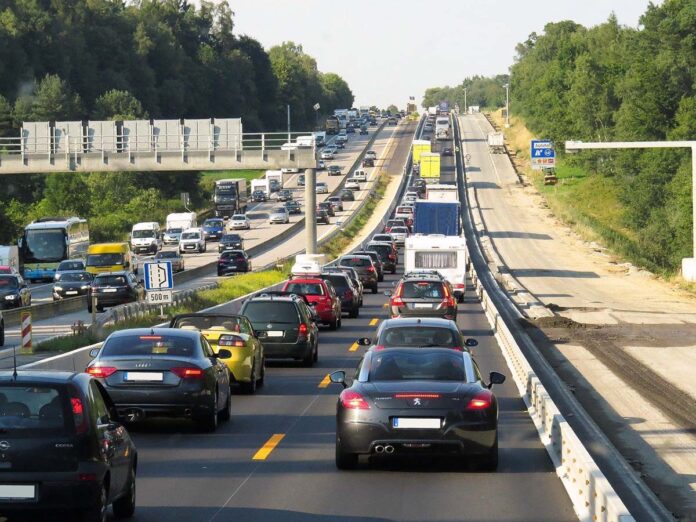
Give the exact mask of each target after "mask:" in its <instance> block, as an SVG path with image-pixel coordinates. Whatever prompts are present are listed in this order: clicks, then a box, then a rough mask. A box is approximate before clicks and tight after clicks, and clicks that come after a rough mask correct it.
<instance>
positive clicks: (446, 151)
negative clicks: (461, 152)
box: [440, 147, 454, 156]
mask: <svg viewBox="0 0 696 522" xmlns="http://www.w3.org/2000/svg"><path fill="white" fill-rule="evenodd" d="M440 156H454V152H453V151H452V149H451V148H450V147H445V148H444V149H442V152H441V153H440Z"/></svg>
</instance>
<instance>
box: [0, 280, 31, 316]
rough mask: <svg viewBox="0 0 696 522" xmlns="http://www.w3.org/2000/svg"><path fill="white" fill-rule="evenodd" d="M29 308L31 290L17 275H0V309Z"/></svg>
mask: <svg viewBox="0 0 696 522" xmlns="http://www.w3.org/2000/svg"><path fill="white" fill-rule="evenodd" d="M22 306H31V290H29V288H28V287H27V284H26V282H24V279H22V276H21V275H19V274H0V309H2V308H20V307H22Z"/></svg>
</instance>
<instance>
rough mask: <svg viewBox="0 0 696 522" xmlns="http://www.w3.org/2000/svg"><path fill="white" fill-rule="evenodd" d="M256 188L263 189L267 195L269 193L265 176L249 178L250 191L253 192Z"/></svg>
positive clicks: (269, 188)
mask: <svg viewBox="0 0 696 522" xmlns="http://www.w3.org/2000/svg"><path fill="white" fill-rule="evenodd" d="M257 190H261V191H263V192H264V193H265V194H266V196H267V197H269V196H270V195H271V187H270V185H269V183H268V180H267V179H266V178H263V179H252V180H251V193H252V194H253V193H254V192H256V191H257Z"/></svg>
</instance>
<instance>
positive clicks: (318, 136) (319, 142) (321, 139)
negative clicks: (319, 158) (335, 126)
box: [312, 131, 326, 147]
mask: <svg viewBox="0 0 696 522" xmlns="http://www.w3.org/2000/svg"><path fill="white" fill-rule="evenodd" d="M312 136H314V143H315V145H316V146H317V147H323V146H324V145H326V131H317V132H313V133H312Z"/></svg>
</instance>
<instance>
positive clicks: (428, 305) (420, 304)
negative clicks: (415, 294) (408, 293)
mask: <svg viewBox="0 0 696 522" xmlns="http://www.w3.org/2000/svg"><path fill="white" fill-rule="evenodd" d="M432 307H433V305H431V304H429V303H414V304H413V308H432Z"/></svg>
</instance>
